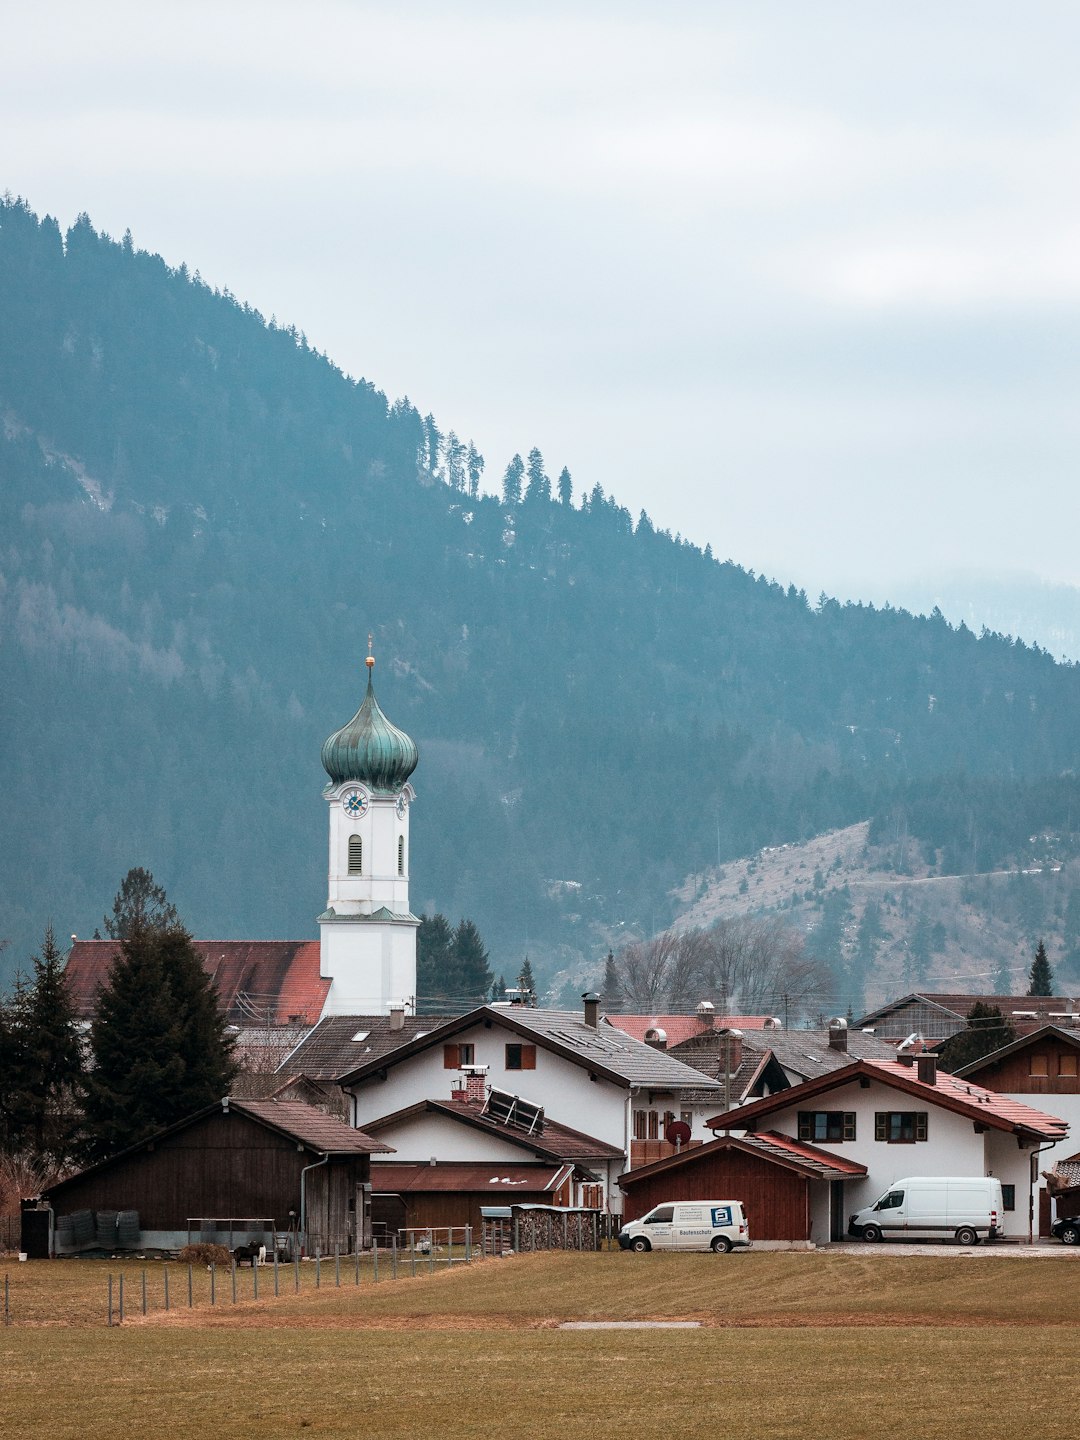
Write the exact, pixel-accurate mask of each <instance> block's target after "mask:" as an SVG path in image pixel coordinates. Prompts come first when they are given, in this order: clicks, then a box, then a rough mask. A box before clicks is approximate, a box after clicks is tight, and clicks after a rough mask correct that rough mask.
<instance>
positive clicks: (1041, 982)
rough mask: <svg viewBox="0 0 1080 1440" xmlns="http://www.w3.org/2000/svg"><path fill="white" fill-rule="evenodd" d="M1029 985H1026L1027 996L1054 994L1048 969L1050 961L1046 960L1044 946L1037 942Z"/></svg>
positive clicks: (1052, 982) (1050, 972)
mask: <svg viewBox="0 0 1080 1440" xmlns="http://www.w3.org/2000/svg"><path fill="white" fill-rule="evenodd" d="M1030 981H1031V983H1030V984H1029V985H1028V988H1027V993H1028V994H1029V995H1052V994H1053V993H1054V976H1053V972H1052V971H1051V969H1050V961H1049V960H1047V958H1046V946H1045V945H1044V944H1043V942H1042V941H1041V940H1040V941H1039V948H1038V949H1037V950H1036V951H1035V959H1034V960H1033V961H1032V965H1031V975H1030Z"/></svg>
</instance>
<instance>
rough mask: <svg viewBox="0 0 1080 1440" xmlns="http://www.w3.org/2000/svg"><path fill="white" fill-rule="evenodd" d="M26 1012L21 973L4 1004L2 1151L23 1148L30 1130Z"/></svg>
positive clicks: (0, 1022) (0, 1009)
mask: <svg viewBox="0 0 1080 1440" xmlns="http://www.w3.org/2000/svg"><path fill="white" fill-rule="evenodd" d="M26 1009H27V994H26V982H25V978H24V976H23V974H22V972H21V971H19V972H18V974H16V976H15V983H14V987H13V989H12V993H11V995H10V997H9V998H8V999H6V1000H5V1001H4V1002H3V1004H0V1150H7V1151H12V1150H19V1149H21V1148H22V1147H23V1145H24V1144H25V1143H26V1136H27V1131H28V1128H29V1120H30V1105H31V1094H30V1080H29V1075H28V1065H27V1060H26V1055H25V1040H26Z"/></svg>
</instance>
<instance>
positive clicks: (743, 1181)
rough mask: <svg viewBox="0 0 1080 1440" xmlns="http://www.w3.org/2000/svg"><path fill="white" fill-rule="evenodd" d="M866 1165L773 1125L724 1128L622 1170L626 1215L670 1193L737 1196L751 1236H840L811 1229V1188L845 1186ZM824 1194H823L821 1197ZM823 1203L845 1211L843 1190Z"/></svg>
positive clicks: (639, 1211)
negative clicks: (744, 1130) (727, 1131)
mask: <svg viewBox="0 0 1080 1440" xmlns="http://www.w3.org/2000/svg"><path fill="white" fill-rule="evenodd" d="M865 1175H866V1166H865V1165H858V1164H856V1163H855V1162H854V1161H851V1160H845V1159H843V1158H842V1157H841V1156H839V1155H833V1154H830V1153H829V1152H828V1151H825V1150H820V1149H818V1148H817V1147H816V1146H814V1145H805V1144H802V1143H800V1142H798V1141H794V1140H792V1139H790V1138H789V1137H788V1136H786V1135H778V1134H776V1133H774V1132H772V1131H768V1132H766V1133H764V1134H761V1135H744V1136H741V1137H740V1136H735V1135H723V1136H721V1137H720V1138H719V1139H718V1140H710V1141H709V1142H708V1144H706V1145H699V1146H696V1147H694V1148H692V1149H689V1150H686V1151H684V1152H683V1153H682V1154H681V1155H671V1156H669V1157H668V1158H667V1159H665V1160H658V1161H657V1162H656V1163H655V1164H653V1165H643V1166H642V1167H641V1168H640V1169H637V1170H628V1171H626V1173H625V1174H623V1175H620V1176H619V1186H620V1188H621V1189H622V1191H623V1192H624V1194H625V1195H626V1204H625V1207H624V1212H623V1219H624V1221H629V1220H636V1219H637V1218H638V1217H639V1216H641V1215H645V1214H647V1213H648V1212H649V1211H650V1210H651V1209H652V1208H653V1206H654V1205H659V1204H662V1203H663V1202H665V1201H668V1200H740V1201H741V1202H742V1205H743V1209H744V1210H745V1211H746V1216H747V1219H748V1221H749V1223H750V1237H751V1239H752V1240H786V1241H795V1242H798V1241H808V1240H811V1239H813V1240H815V1241H817V1242H824V1241H827V1240H828V1239H830V1238H837V1237H836V1236H835V1235H832V1236H830V1235H829V1234H821V1233H818V1234H816V1235H815V1234H814V1233H813V1215H814V1210H815V1208H816V1209H818V1211H819V1213H820V1212H821V1210H822V1209H823V1206H822V1205H819V1206H817V1207H815V1205H814V1203H813V1201H814V1195H813V1194H812V1189H811V1187H814V1186H817V1187H822V1186H825V1187H842V1185H843V1182H844V1180H845V1179H849V1178H851V1179H856V1178H858V1179H862V1178H863V1177H864V1176H865ZM823 1199H824V1197H823ZM828 1200H829V1203H828V1205H827V1206H826V1207H824V1208H828V1209H831V1211H832V1213H833V1214H834V1215H839V1216H843V1213H844V1205H843V1198H842V1190H841V1189H840V1188H835V1189H832V1190H831V1194H830V1196H829V1197H828Z"/></svg>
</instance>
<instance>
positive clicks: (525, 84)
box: [0, 0, 1080, 598]
mask: <svg viewBox="0 0 1080 1440" xmlns="http://www.w3.org/2000/svg"><path fill="white" fill-rule="evenodd" d="M1078 54H1080V10H1078V9H1077V8H1076V6H1075V5H1073V4H1068V3H1062V4H1056V3H1040V0H1029V3H1027V4H1024V5H1017V4H1016V3H1015V0H1011V3H997V0H969V3H965V0H947V3H946V0H932V3H920V0H905V3H903V4H898V3H896V0H888V3H876V0H836V3H829V0H785V3H779V0H777V3H770V0H745V3H744V0H729V3H725V0H715V3H700V4H693V3H670V0H668V3H665V4H663V5H657V4H650V5H644V4H641V5H639V4H634V3H627V0H620V3H617V4H616V3H607V0H596V3H589V0H578V3H575V4H573V5H562V4H558V3H551V0H546V3H543V4H531V3H513V0H503V3H499V4H490V5H489V4H483V3H452V0H446V3H441V4H432V5H425V4H419V3H417V4H411V3H408V0H397V3H393V4H391V3H383V4H381V5H373V4H365V3H328V0H306V3H304V4H300V3H298V0H294V3H291V4H273V3H269V0H258V3H252V4H247V3H233V4H230V3H227V0H216V3H214V4H210V5H206V4H200V3H186V4H184V5H179V4H175V5H147V4H146V3H145V0H142V3H137V4H124V3H117V0H97V3H95V4H94V5H92V6H88V5H84V4H79V5H64V4H50V3H48V0H39V3H37V4H35V5H34V6H30V5H23V6H12V7H9V9H8V12H7V14H6V17H5V22H4V44H3V55H2V59H0V65H2V77H3V78H2V83H0V136H2V137H3V138H2V143H0V159H2V165H0V170H2V173H0V188H2V187H5V186H6V187H7V188H9V189H10V190H11V191H13V192H14V193H17V194H22V195H24V196H25V197H26V198H27V199H28V201H29V202H30V204H31V205H32V206H33V208H34V209H36V210H38V211H39V212H45V211H48V212H51V213H53V214H55V215H56V216H57V217H58V218H59V219H60V221H61V223H62V224H64V225H66V224H69V223H70V222H71V221H72V220H73V219H74V217H75V216H76V215H77V214H78V213H79V212H80V211H83V210H85V211H87V212H88V213H89V214H90V216H91V217H92V219H93V220H94V222H95V224H96V225H98V227H99V228H103V229H105V230H107V231H109V232H110V233H111V234H114V235H117V236H119V235H121V234H122V233H123V231H124V230H125V229H126V228H128V227H130V229H131V231H132V233H133V235H134V238H135V241H136V244H138V245H140V246H143V247H145V248H147V249H151V250H156V251H159V252H160V253H161V254H162V255H163V256H164V257H165V258H166V259H167V260H168V261H169V262H170V263H174V264H178V263H179V262H180V261H181V260H185V261H187V263H188V264H189V265H190V266H191V267H192V268H193V269H194V268H198V269H199V270H200V271H201V272H202V275H203V277H204V278H205V279H207V280H208V281H209V282H210V283H212V284H215V285H221V286H225V285H228V286H229V288H230V289H231V290H232V291H233V292H234V293H235V294H236V295H237V296H239V297H240V298H242V299H246V300H249V301H251V303H252V304H254V305H256V306H257V307H258V308H259V309H260V310H262V311H263V312H264V313H265V314H266V315H268V316H269V315H270V314H271V313H273V314H276V316H277V317H278V319H279V320H281V321H284V322H292V323H295V324H296V325H297V326H298V327H299V328H301V329H303V330H304V331H305V332H306V333H307V335H308V338H309V340H310V341H311V342H312V344H314V345H316V346H317V347H318V348H319V349H324V350H326V351H328V352H329V354H330V355H331V356H332V357H333V358H334V359H335V360H336V361H337V362H338V363H339V364H340V365H341V366H342V367H343V368H345V369H346V370H348V371H349V372H351V373H353V374H357V375H364V376H366V377H368V378H369V379H370V380H372V381H374V382H375V383H376V384H377V385H378V386H379V387H380V388H382V389H384V390H386V391H387V392H388V393H389V394H390V395H391V396H396V395H401V394H408V395H409V396H410V398H411V399H412V400H413V401H414V403H416V404H417V405H418V406H419V407H420V409H421V410H423V411H427V410H432V411H434V413H435V415H436V418H437V419H438V421H439V423H440V425H441V426H442V428H443V429H444V430H448V429H451V428H453V429H455V430H456V431H457V432H458V433H459V434H460V435H461V436H462V438H465V439H467V438H469V437H472V438H473V439H474V440H475V441H476V443H477V445H478V446H479V448H480V449H481V451H482V452H483V453H484V455H485V456H486V457H487V464H488V471H487V479H488V481H489V482H491V483H492V484H496V483H497V481H498V478H499V476H500V475H501V473H502V470H503V468H504V467H505V464H506V462H507V460H508V459H509V457H510V455H511V454H512V453H513V452H514V451H515V450H520V451H521V452H522V453H524V452H525V451H527V450H528V449H529V448H530V447H531V446H532V445H539V446H540V448H541V450H542V451H543V452H544V455H545V457H546V459H547V461H548V465H549V468H550V469H551V471H552V473H557V472H558V470H559V468H560V467H561V466H562V465H564V464H566V465H569V467H570V469H571V471H572V472H573V475H574V479H575V482H576V485H577V486H578V487H579V488H580V487H581V486H587V487H590V488H591V487H592V485H593V484H595V483H596V482H597V481H599V482H600V484H601V485H602V486H603V487H604V490H605V491H607V492H614V493H615V495H616V496H617V497H618V499H619V500H620V501H621V502H622V503H623V504H625V505H627V506H629V507H630V509H631V510H632V511H633V512H634V513H635V515H636V513H637V512H638V510H640V509H641V508H642V507H644V508H645V509H647V510H648V511H649V513H650V515H652V517H653V519H654V521H655V522H656V523H657V524H659V525H662V526H668V527H670V528H671V529H672V530H681V531H682V532H683V533H684V534H686V535H689V536H690V537H692V538H693V539H695V540H696V541H698V542H699V543H701V544H704V543H705V542H706V541H711V543H712V545H713V548H714V550H715V551H716V552H717V553H718V554H719V555H721V556H730V557H731V558H732V559H735V560H737V561H739V562H740V563H742V564H745V565H747V566H749V567H751V568H753V569H755V570H758V571H764V572H766V573H767V574H770V575H775V576H776V577H777V578H780V579H782V580H784V581H785V582H787V581H789V580H794V581H795V582H796V583H798V584H801V585H805V586H806V587H807V589H808V590H810V592H811V593H812V594H816V593H817V591H818V590H820V589H826V590H828V591H829V592H830V593H832V594H839V595H855V594H860V593H861V594H866V595H871V594H873V595H875V596H876V597H877V598H883V587H885V588H888V587H890V586H896V587H900V586H902V585H903V584H904V583H905V581H906V580H908V579H909V578H910V577H911V576H912V575H914V574H919V573H922V574H930V575H934V574H942V573H944V572H946V571H953V570H956V569H958V568H961V569H967V568H977V569H979V570H981V571H987V570H989V571H993V572H997V571H1005V570H1014V571H1027V572H1031V573H1033V574H1036V575H1039V576H1041V577H1043V578H1045V579H1048V580H1054V581H1059V582H1067V583H1070V584H1078V583H1080V546H1078V544H1077V523H1076V522H1077V518H1078V507H1080V500H1078V486H1077V458H1078V453H1080V446H1078V438H1080V436H1078V430H1080V420H1078V407H1077V393H1078V387H1077V381H1078V373H1077V372H1078V369H1080V365H1078V353H1077V340H1078V316H1080V195H1078V173H1077V172H1078V156H1080V87H1078V86H1077V83H1076V77H1075V69H1076V62H1077V56H1078Z"/></svg>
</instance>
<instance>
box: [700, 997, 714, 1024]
mask: <svg viewBox="0 0 1080 1440" xmlns="http://www.w3.org/2000/svg"><path fill="white" fill-rule="evenodd" d="M697 1018H698V1019H699V1020H700V1021H701V1028H702V1029H703V1030H711V1029H712V1028H713V1024H714V1022H715V1020H716V1006H715V1005H714V1004H713V1003H712V1001H711V1000H700V1001H699V1002H698V1007H697Z"/></svg>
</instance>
